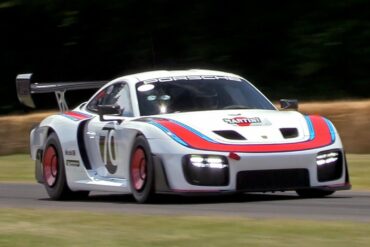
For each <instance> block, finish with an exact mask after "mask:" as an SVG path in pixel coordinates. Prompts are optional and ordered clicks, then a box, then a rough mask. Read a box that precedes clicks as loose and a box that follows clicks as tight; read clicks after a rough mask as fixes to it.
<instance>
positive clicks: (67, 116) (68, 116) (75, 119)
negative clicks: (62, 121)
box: [61, 114, 79, 121]
mask: <svg viewBox="0 0 370 247" xmlns="http://www.w3.org/2000/svg"><path fill="white" fill-rule="evenodd" d="M61 115H62V116H63V117H66V118H69V119H71V120H73V121H78V120H79V119H78V118H75V117H73V116H70V115H67V114H61Z"/></svg>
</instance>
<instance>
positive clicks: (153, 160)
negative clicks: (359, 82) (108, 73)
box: [16, 70, 351, 203]
mask: <svg viewBox="0 0 370 247" xmlns="http://www.w3.org/2000/svg"><path fill="white" fill-rule="evenodd" d="M31 77H32V74H21V75H18V76H17V79H16V84H17V93H18V97H19V99H20V101H21V102H22V103H24V104H25V105H27V106H31V107H34V104H33V101H32V97H31V94H33V93H50V92H54V93H55V94H56V96H57V101H58V104H59V107H60V110H61V112H60V113H59V114H55V115H52V116H49V117H47V118H46V119H44V120H43V121H42V122H41V123H40V124H39V125H38V126H37V127H36V128H34V129H33V130H32V131H31V135H30V136H31V140H30V143H31V145H30V146H31V156H32V158H33V159H34V160H35V161H36V179H37V181H38V182H40V183H43V184H44V185H45V188H46V190H47V192H48V194H49V196H50V197H51V198H52V199H56V200H59V199H66V198H76V197H80V196H86V195H88V193H89V191H108V192H122V193H131V194H132V195H133V196H134V198H135V199H136V200H137V201H138V202H141V203H143V202H147V201H149V200H151V199H152V198H153V197H154V196H155V194H156V193H174V194H196V195H205V194H213V193H230V192H234V193H235V192H269V191H291V190H293V191H296V192H297V193H298V194H299V195H300V196H305V197H321V196H326V195H330V194H332V193H334V192H335V191H336V190H345V189H350V187H351V185H350V182H349V175H348V170H347V162H346V157H345V153H344V150H343V146H342V143H341V140H340V138H339V135H338V133H337V131H336V129H335V128H334V126H333V124H332V123H331V122H330V121H329V120H327V119H326V118H324V117H321V116H306V115H303V114H301V113H299V112H297V111H294V109H297V107H298V103H297V101H296V100H281V105H282V108H283V109H284V110H283V111H280V110H277V109H276V108H275V106H274V105H273V104H272V103H271V102H270V101H269V100H268V99H267V98H266V97H265V96H264V95H263V94H262V93H261V92H259V91H258V90H257V89H256V88H255V87H254V86H253V85H252V84H251V83H250V82H248V81H246V80H245V79H243V78H242V77H240V76H238V75H235V74H230V73H224V72H219V71H210V70H183V71H153V72H145V73H139V74H134V75H128V76H123V77H120V78H117V79H115V80H113V81H110V82H107V81H92V82H71V83H66V82H56V83H31ZM100 87H101V88H100ZM90 88H100V89H99V90H98V91H97V92H96V93H95V95H93V96H92V98H91V99H90V100H88V101H87V102H85V103H82V104H81V105H79V106H78V107H76V108H74V109H73V110H71V111H69V110H68V106H67V104H66V102H65V100H64V93H65V92H66V91H68V90H80V89H90ZM286 109H291V110H286Z"/></svg>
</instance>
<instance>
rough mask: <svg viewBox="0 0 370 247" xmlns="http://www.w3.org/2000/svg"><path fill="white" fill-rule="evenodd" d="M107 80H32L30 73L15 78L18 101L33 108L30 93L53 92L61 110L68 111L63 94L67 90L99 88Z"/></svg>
mask: <svg viewBox="0 0 370 247" xmlns="http://www.w3.org/2000/svg"><path fill="white" fill-rule="evenodd" d="M107 82H108V81H77V82H46V83H43V82H41V83H40V82H33V83H32V74H19V75H17V77H16V79H15V83H16V87H17V96H18V99H19V101H20V102H21V103H22V104H24V105H26V106H28V107H31V108H35V104H34V102H33V100H32V96H31V95H32V94H38V93H55V96H56V98H57V102H58V106H59V109H60V111H61V112H65V111H68V105H67V102H66V101H65V98H64V94H65V92H67V91H69V90H83V89H93V88H100V87H102V86H104V85H105V84H106V83H107Z"/></svg>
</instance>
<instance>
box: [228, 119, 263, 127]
mask: <svg viewBox="0 0 370 247" xmlns="http://www.w3.org/2000/svg"><path fill="white" fill-rule="evenodd" d="M223 120H224V122H226V123H228V124H232V125H237V126H251V125H252V126H253V125H261V124H262V121H261V119H260V118H259V117H251V118H248V117H233V118H224V119H223Z"/></svg>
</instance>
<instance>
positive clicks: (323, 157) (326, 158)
mask: <svg viewBox="0 0 370 247" xmlns="http://www.w3.org/2000/svg"><path fill="white" fill-rule="evenodd" d="M338 157H339V152H337V151H336V152H330V153H326V154H325V153H324V154H319V155H317V157H316V164H317V165H318V166H322V165H325V164H330V163H333V162H336V161H337V160H338Z"/></svg>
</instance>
